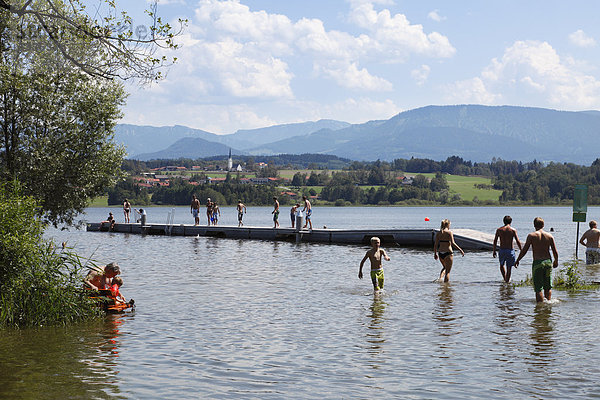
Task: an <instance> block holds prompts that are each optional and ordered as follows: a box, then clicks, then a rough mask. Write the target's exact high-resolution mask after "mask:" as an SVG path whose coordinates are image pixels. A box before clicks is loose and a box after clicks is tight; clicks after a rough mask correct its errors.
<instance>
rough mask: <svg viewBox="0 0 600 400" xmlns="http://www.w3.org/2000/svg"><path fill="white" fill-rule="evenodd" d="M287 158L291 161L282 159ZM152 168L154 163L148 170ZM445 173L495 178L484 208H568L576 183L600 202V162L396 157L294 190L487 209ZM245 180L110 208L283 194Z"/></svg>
mask: <svg viewBox="0 0 600 400" xmlns="http://www.w3.org/2000/svg"><path fill="white" fill-rule="evenodd" d="M281 159H287V158H286V157H283V156H281ZM169 161H170V164H169V165H177V163H176V162H174V161H173V160H169ZM127 162H128V163H133V164H130V165H138V164H135V163H138V162H132V161H127ZM149 165H155V164H152V163H149V164H146V166H149ZM250 165H251V164H250ZM247 166H248V165H247ZM286 167H289V165H288V166H286ZM279 168H281V166H278V165H277V164H270V165H269V167H268V168H263V169H257V170H256V172H257V176H264V177H268V176H271V177H274V176H277V175H278V169H279ZM423 173H435V176H434V177H433V178H431V179H428V178H426V177H425V176H424V175H422V174H423ZM406 174H411V176H412V183H411V184H410V185H407V184H405V183H406V182H404V181H403V179H402V178H403V177H405V175H406ZM415 174H416V175H415ZM446 174H452V175H463V176H486V177H489V178H491V181H492V182H491V184H490V185H479V188H480V189H497V190H501V191H502V194H501V195H500V197H499V199H498V201H488V202H487V203H483V204H490V205H491V204H539V205H544V204H563V203H567V202H570V201H572V199H573V193H574V188H575V185H576V184H587V185H588V187H589V189H588V193H589V200H588V202H589V204H600V159H599V160H596V161H594V163H592V165H591V166H589V167H588V166H580V165H576V164H571V163H552V162H551V163H548V164H544V163H541V162H538V161H531V162H525V163H524V162H519V161H505V160H496V159H494V160H492V162H489V163H473V162H471V161H466V160H464V159H462V158H461V157H457V156H452V157H448V158H447V159H446V160H444V161H434V160H429V159H418V158H411V159H396V160H394V161H392V162H386V161H380V160H378V161H375V162H360V161H354V162H351V163H349V164H348V165H347V166H346V167H345V168H344V169H342V170H337V171H329V170H319V169H317V170H313V171H311V172H310V173H309V174H307V173H306V172H303V171H298V172H296V173H295V174H294V176H293V178H292V180H291V182H290V183H289V184H290V185H291V187H292V188H293V190H294V191H295V192H296V193H298V195H303V194H304V195H313V196H314V195H316V194H317V191H316V190H314V189H313V188H314V187H322V188H321V192H320V198H321V200H323V201H327V202H331V203H335V204H338V205H346V204H381V205H385V204H448V205H470V204H482V203H480V202H479V201H478V200H477V199H474V200H472V201H471V200H466V199H462V198H461V197H460V195H459V194H456V193H451V192H450V188H449V185H448V182H447V179H446V176H445V175H446ZM195 177H196V179H197V180H198V181H202V182H203V180H201V179H200V178H201V177H202V174H200V175H197V176H195ZM239 177H240V175H239V174H238V175H236V176H233V175H231V174H228V177H227V179H226V182H225V183H223V184H211V185H206V184H200V185H198V186H195V187H194V186H190V185H186V184H185V183H183V182H180V183H178V182H177V181H176V180H175V181H174V182H175V184H172V185H171V186H170V187H159V188H158V187H157V188H152V189H151V190H150V191H146V192H144V190H139V188H137V189H136V188H135V184H134V183H133V182H132V181H125V182H123V183H120V184H118V185H117V186H115V187H114V188H113V189H111V190H109V204H118V203H120V202H122V199H123V198H124V197H123V196H129V197H131V198H134V199H136V202H137V203H138V204H147V203H150V202H151V203H155V204H187V203H188V202H189V198H191V195H192V194H193V193H194V191H195V192H196V194H197V195H198V196H199V197H202V196H203V193H212V195H208V194H206V196H204V197H211V198H213V197H216V198H218V199H219V201H221V202H222V203H223V204H235V203H236V202H237V200H238V199H241V200H242V201H244V202H246V203H248V204H255V205H267V204H270V202H271V199H272V196H281V193H280V192H281V189H277V188H276V187H275V186H269V185H261V186H255V185H247V184H242V183H240V181H239ZM193 179H194V177H192V180H193ZM278 192H279V194H278ZM217 193H218V194H219V195H217ZM286 196H287V195H283V198H282V203H283V204H286V202H293V201H295V200H294V197H293V196H287V197H286ZM288 197H289V198H288Z"/></svg>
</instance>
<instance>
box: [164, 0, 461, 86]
mask: <svg viewBox="0 0 600 400" xmlns="http://www.w3.org/2000/svg"><path fill="white" fill-rule="evenodd" d="M171 1H172V0H171ZM349 4H350V12H349V19H350V21H352V22H353V23H354V24H356V25H357V26H358V27H359V28H360V29H362V30H363V31H364V32H363V33H361V34H358V35H353V34H350V33H348V32H343V31H337V30H327V29H326V27H325V25H324V24H323V21H321V20H319V19H308V18H302V19H300V20H298V21H295V22H294V21H292V20H290V19H289V18H288V17H287V16H285V15H280V14H273V13H268V12H266V11H252V10H250V8H249V7H248V6H246V5H244V4H242V3H241V2H240V0H223V1H220V0H200V1H199V3H198V6H197V7H196V10H195V18H194V19H193V21H191V22H190V27H189V32H191V33H190V36H191V38H192V39H193V40H195V42H193V43H191V42H190V43H188V44H186V45H184V46H183V47H184V49H182V52H183V54H182V55H180V56H179V59H180V60H181V59H183V58H184V56H185V57H186V58H191V59H193V63H187V68H186V73H187V74H189V75H188V77H187V78H193V79H201V80H205V81H207V83H206V84H205V85H204V87H205V88H207V89H208V90H209V93H213V94H215V95H218V94H219V93H221V94H225V95H228V96H233V97H241V98H244V97H268V98H291V97H293V90H292V84H291V82H292V79H293V78H294V76H295V74H294V73H292V72H291V71H292V66H291V65H290V62H293V61H294V60H298V59H299V58H302V59H303V60H307V59H308V60H310V62H312V65H313V73H315V74H316V77H321V78H326V79H329V80H332V81H333V82H335V83H336V84H338V85H339V86H341V87H344V88H350V89H355V90H366V91H389V90H392V84H391V83H390V82H389V80H387V79H385V77H382V76H375V75H373V74H372V73H371V72H370V71H368V70H367V68H366V67H365V66H364V65H363V64H364V63H365V62H367V61H368V62H370V63H375V64H376V63H393V62H403V61H405V60H406V59H407V58H408V57H409V56H410V55H411V54H418V55H421V56H427V57H433V58H444V57H450V56H452V55H453V54H454V53H455V49H454V47H453V46H452V45H451V44H450V42H449V40H448V38H447V37H445V36H443V35H441V34H440V33H437V32H431V33H426V32H424V30H423V27H422V26H421V25H414V24H411V23H410V22H409V21H408V19H407V18H406V17H405V16H404V15H402V14H395V15H392V14H391V13H390V11H389V10H387V9H384V10H382V11H376V10H375V8H374V7H375V4H378V5H381V4H383V5H385V4H391V3H390V2H389V1H388V0H379V1H368V0H352V1H350V3H349ZM184 77H185V76H182V79H183V78H184Z"/></svg>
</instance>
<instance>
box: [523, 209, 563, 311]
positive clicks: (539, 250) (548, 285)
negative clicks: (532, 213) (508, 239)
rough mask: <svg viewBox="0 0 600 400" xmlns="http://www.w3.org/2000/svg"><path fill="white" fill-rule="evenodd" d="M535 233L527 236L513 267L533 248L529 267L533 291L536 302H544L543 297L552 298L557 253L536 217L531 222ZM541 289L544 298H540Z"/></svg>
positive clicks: (551, 237)
mask: <svg viewBox="0 0 600 400" xmlns="http://www.w3.org/2000/svg"><path fill="white" fill-rule="evenodd" d="M533 226H534V227H535V232H532V233H530V234H529V235H527V240H526V241H525V246H523V249H522V250H521V253H519V257H518V258H517V262H516V264H515V266H518V265H519V261H521V259H522V258H523V257H524V256H525V254H527V250H529V247H530V246H531V247H532V248H533V264H532V265H531V274H532V277H533V290H535V299H536V301H537V302H541V301H544V297H545V298H546V299H547V300H550V298H551V297H552V268H556V267H558V251H557V250H556V244H555V243H554V237H553V236H552V235H551V234H549V233H548V232H544V229H543V228H544V220H543V219H542V218H540V217H536V218H535V219H534V220H533ZM550 250H552V255H553V256H554V262H553V261H552V259H551V258H550ZM542 288H543V289H544V296H542Z"/></svg>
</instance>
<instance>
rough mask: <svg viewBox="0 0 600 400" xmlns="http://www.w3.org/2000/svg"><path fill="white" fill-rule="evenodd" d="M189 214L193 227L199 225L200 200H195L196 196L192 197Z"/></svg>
mask: <svg viewBox="0 0 600 400" xmlns="http://www.w3.org/2000/svg"><path fill="white" fill-rule="evenodd" d="M190 213H192V215H193V216H194V226H197V225H200V200H198V199H197V198H196V195H193V196H192V204H191V205H190Z"/></svg>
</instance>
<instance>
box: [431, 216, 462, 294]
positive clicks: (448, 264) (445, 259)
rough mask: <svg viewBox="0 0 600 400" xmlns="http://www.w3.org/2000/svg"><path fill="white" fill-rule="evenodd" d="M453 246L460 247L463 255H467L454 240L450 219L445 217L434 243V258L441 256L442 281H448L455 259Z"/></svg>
mask: <svg viewBox="0 0 600 400" xmlns="http://www.w3.org/2000/svg"><path fill="white" fill-rule="evenodd" d="M452 248H456V249H458V250H459V251H460V253H461V254H462V255H463V257H464V256H465V252H464V251H463V250H462V249H461V248H460V247H459V246H458V245H457V244H456V242H455V241H454V235H453V234H452V231H450V220H448V219H445V220H443V221H442V224H441V226H440V231H439V232H438V233H437V234H436V235H435V243H434V244H433V258H435V259H436V260H437V259H438V257H439V259H440V262H441V263H442V270H441V271H440V278H439V280H440V281H442V280H443V281H444V282H448V276H449V275H450V270H452V263H453V261H454V256H453V253H452Z"/></svg>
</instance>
